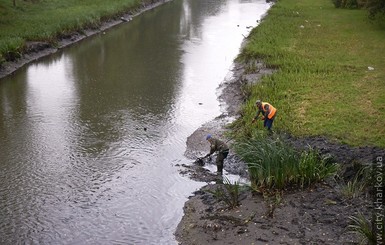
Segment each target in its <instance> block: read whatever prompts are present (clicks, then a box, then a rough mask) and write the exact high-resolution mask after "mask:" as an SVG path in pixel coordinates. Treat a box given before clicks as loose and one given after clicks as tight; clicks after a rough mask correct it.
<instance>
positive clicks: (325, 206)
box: [175, 63, 385, 245]
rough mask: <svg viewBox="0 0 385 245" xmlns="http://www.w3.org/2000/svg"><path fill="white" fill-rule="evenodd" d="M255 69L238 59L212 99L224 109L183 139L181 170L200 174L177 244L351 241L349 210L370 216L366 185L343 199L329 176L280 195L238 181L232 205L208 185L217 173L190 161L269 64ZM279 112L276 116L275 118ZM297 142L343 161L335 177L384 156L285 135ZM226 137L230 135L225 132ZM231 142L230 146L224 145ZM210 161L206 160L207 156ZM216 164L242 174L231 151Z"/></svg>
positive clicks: (219, 182) (217, 181) (217, 184)
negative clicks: (184, 161)
mask: <svg viewBox="0 0 385 245" xmlns="http://www.w3.org/2000/svg"><path fill="white" fill-rule="evenodd" d="M258 64H259V67H260V69H259V71H258V72H257V73H256V74H247V75H246V74H245V70H244V68H243V67H242V65H240V64H237V65H235V68H234V77H233V79H232V80H231V81H226V82H225V83H223V84H222V85H221V89H222V93H221V96H220V98H219V99H220V100H221V101H222V102H223V103H224V104H225V105H226V112H224V113H223V114H222V115H220V116H219V117H217V118H216V119H214V120H213V121H211V122H209V123H207V124H205V125H202V126H201V127H200V128H199V129H197V130H196V131H195V132H194V133H193V134H192V135H191V136H190V137H188V139H187V149H186V154H185V155H186V156H187V157H189V158H191V164H189V165H184V166H183V167H184V168H183V170H182V171H181V174H184V175H186V174H187V175H189V176H190V177H191V178H192V179H194V180H197V181H202V182H206V183H207V185H206V186H204V187H203V188H201V189H200V190H199V191H196V192H195V193H194V195H193V196H191V197H189V200H188V201H187V202H186V203H185V206H184V216H183V218H182V220H181V222H180V223H179V225H178V227H177V230H176V232H175V236H176V239H177V241H178V242H179V244H184V245H195V244H196V245H198V244H199V245H204V244H218V245H219V244H221V245H224V244H330V245H335V244H358V243H359V241H360V240H359V238H358V237H357V236H356V235H355V234H352V233H351V232H349V231H348V229H347V227H348V225H349V224H350V219H349V216H352V215H356V214H358V213H362V214H364V215H365V216H366V217H370V215H371V213H372V210H373V204H372V199H371V197H370V196H369V194H368V193H363V194H362V195H361V196H359V197H357V198H354V199H348V198H345V197H344V196H343V195H342V193H341V184H342V183H341V180H335V179H329V180H326V181H324V182H322V183H317V184H315V185H313V186H311V187H308V188H307V189H305V190H285V191H283V192H281V193H279V194H280V195H272V196H263V195H262V194H261V193H257V192H255V191H252V190H251V189H250V188H242V191H241V194H240V195H239V200H240V202H239V206H237V207H235V208H231V207H230V206H229V205H228V204H227V203H225V202H224V201H223V200H220V198H217V197H215V196H214V195H213V194H212V193H213V192H215V191H216V190H219V189H218V188H223V186H224V185H223V179H221V178H219V177H217V176H216V175H215V174H214V173H212V172H210V171H209V170H207V169H205V168H203V167H201V166H198V165H197V164H195V163H194V160H195V159H196V156H202V155H204V154H205V153H207V151H208V148H207V147H208V145H207V143H206V142H204V136H205V135H206V134H207V133H211V134H213V135H216V136H217V137H219V138H223V139H225V136H224V134H223V133H224V132H225V130H226V125H227V124H228V123H229V122H230V121H232V120H233V119H234V118H237V117H239V116H241V115H240V114H239V108H240V105H241V104H242V102H243V101H244V99H245V98H246V95H245V94H243V92H242V89H241V88H242V86H243V85H244V84H246V83H252V82H255V81H258V79H259V78H260V77H261V76H262V75H264V74H270V73H272V72H273V71H272V70H269V69H266V68H265V67H264V66H263V64H262V63H258ZM278 120H279V119H278ZM286 138H287V141H288V142H290V143H292V144H293V146H294V147H295V148H297V149H303V148H305V147H308V146H309V145H310V146H312V147H314V148H317V149H318V150H319V151H320V152H321V154H329V155H331V156H333V157H334V159H335V160H336V161H337V162H339V163H341V164H342V165H343V167H344V168H343V178H344V180H345V181H347V180H348V179H351V178H352V177H353V176H354V175H355V173H356V171H357V167H358V166H361V165H367V164H372V163H373V162H374V159H375V157H378V156H385V151H384V149H379V148H376V147H357V148H353V147H349V146H347V145H342V144H338V143H334V142H330V141H328V139H326V138H325V137H309V138H295V137H292V136H290V135H287V136H286ZM228 143H229V144H230V145H231V140H228ZM230 148H231V147H230ZM213 162H215V161H212V162H209V161H206V164H212V163H213ZM224 169H225V171H226V172H228V173H231V174H238V175H240V176H243V177H246V178H247V177H248V173H247V167H246V164H245V163H244V162H242V161H241V160H239V158H238V157H237V156H236V155H235V153H234V152H232V151H231V150H230V154H229V156H228V158H227V159H225V165H224Z"/></svg>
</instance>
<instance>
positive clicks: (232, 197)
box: [207, 177, 241, 209]
mask: <svg viewBox="0 0 385 245" xmlns="http://www.w3.org/2000/svg"><path fill="white" fill-rule="evenodd" d="M207 192H208V193H210V194H213V195H214V197H215V198H216V199H217V200H218V201H223V202H225V203H226V205H227V207H228V208H230V209H232V208H235V207H237V206H238V205H239V195H240V192H241V186H240V184H239V182H238V181H235V182H234V183H231V181H230V180H229V179H228V178H226V177H223V183H222V185H220V186H218V187H217V188H216V189H215V190H214V191H211V190H207Z"/></svg>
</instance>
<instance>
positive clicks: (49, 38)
mask: <svg viewBox="0 0 385 245" xmlns="http://www.w3.org/2000/svg"><path fill="white" fill-rule="evenodd" d="M142 2H150V0H148V1H141V0H114V1H102V0H83V1H76V0H66V1H64V0H50V1H47V0H34V1H21V0H19V1H16V6H13V3H12V1H11V0H0V30H1V31H0V64H1V63H2V62H4V61H5V60H13V59H15V58H18V56H20V54H21V53H22V52H23V50H24V48H25V42H26V41H45V42H49V43H51V44H55V41H56V40H57V38H58V37H61V36H64V35H66V34H68V33H70V32H72V31H75V30H82V29H83V28H86V27H91V28H93V27H98V26H99V25H100V24H101V22H102V21H103V20H106V19H109V18H112V17H115V16H119V15H120V14H122V13H125V12H128V11H129V10H133V9H135V8H138V7H140V5H141V3H142Z"/></svg>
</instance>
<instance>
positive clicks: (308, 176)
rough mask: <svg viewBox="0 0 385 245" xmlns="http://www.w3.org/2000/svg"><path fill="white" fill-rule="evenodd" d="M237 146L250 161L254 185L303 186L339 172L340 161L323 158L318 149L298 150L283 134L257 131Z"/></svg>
mask: <svg viewBox="0 0 385 245" xmlns="http://www.w3.org/2000/svg"><path fill="white" fill-rule="evenodd" d="M235 150H236V152H237V153H238V154H239V156H240V157H241V158H242V160H243V161H245V162H246V163H247V164H248V167H249V174H250V179H251V181H252V183H251V184H252V186H253V188H257V189H266V188H267V189H278V190H279V189H284V188H285V187H288V186H293V185H297V186H299V187H301V188H303V187H305V186H308V185H310V184H312V183H315V182H317V181H320V180H323V179H325V178H326V177H329V176H333V175H335V174H336V173H337V171H338V167H339V165H338V164H336V163H330V162H329V161H328V160H327V159H325V158H322V157H321V156H320V155H319V154H318V152H317V151H316V150H314V149H309V150H307V151H303V152H298V151H296V150H295V149H294V148H293V147H292V146H291V145H289V144H288V143H286V142H284V141H283V140H282V139H280V138H279V137H274V138H271V137H263V136H261V135H257V134H255V135H254V136H253V137H251V138H248V139H241V140H238V141H237V142H236V143H235Z"/></svg>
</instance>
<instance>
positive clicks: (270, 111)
mask: <svg viewBox="0 0 385 245" xmlns="http://www.w3.org/2000/svg"><path fill="white" fill-rule="evenodd" d="M255 105H256V106H257V108H258V112H257V115H256V116H255V117H254V118H253V121H252V122H255V120H257V119H258V117H259V114H260V113H262V120H264V122H263V126H264V127H265V128H267V130H269V132H271V127H272V126H273V121H274V118H275V115H276V114H277V109H275V107H274V106H272V105H270V104H269V103H266V102H262V101H260V100H257V102H256V103H255Z"/></svg>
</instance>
